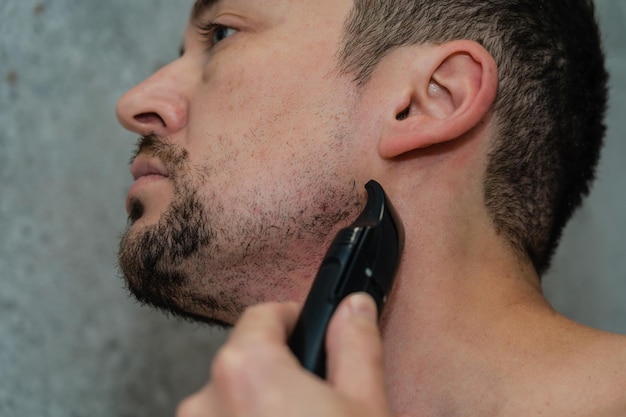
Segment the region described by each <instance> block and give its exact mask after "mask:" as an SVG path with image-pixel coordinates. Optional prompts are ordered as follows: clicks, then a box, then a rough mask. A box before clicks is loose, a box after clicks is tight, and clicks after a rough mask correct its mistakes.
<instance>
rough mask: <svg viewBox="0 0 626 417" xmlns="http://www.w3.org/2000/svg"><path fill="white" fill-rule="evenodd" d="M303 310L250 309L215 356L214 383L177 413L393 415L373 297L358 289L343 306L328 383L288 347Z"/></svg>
mask: <svg viewBox="0 0 626 417" xmlns="http://www.w3.org/2000/svg"><path fill="white" fill-rule="evenodd" d="M298 313H299V307H298V306H297V304H295V303H281V304H279V303H270V304H263V305H259V306H255V307H252V308H250V309H248V310H247V311H246V313H244V315H243V316H242V318H241V319H240V321H239V322H238V323H237V325H236V326H235V328H234V329H233V331H232V334H231V335H230V337H229V339H228V341H227V343H226V344H225V345H224V347H223V348H222V349H221V350H220V351H219V352H218V353H217V355H216V357H215V360H214V361H213V366H212V370H211V379H210V381H209V383H208V384H207V385H206V386H205V387H204V388H203V389H202V390H200V391H199V392H197V393H196V394H194V395H193V396H191V397H189V398H187V399H186V400H185V401H183V403H181V405H180V406H179V409H178V412H177V416H178V417H203V416H211V417H227V416H228V417H244V416H257V417H262V416H267V417H282V416H289V417H298V416H324V417H333V416H355V417H368V416H372V417H374V416H376V417H387V416H390V415H391V412H390V410H389V404H388V401H387V396H386V391H385V375H384V370H383V356H382V342H381V339H380V334H379V331H378V326H377V324H376V305H375V304H374V301H373V300H372V299H371V298H370V297H369V296H367V295H365V294H356V295H353V296H351V297H348V298H346V300H344V301H343V302H342V304H341V305H340V306H339V307H338V309H337V311H336V313H335V315H334V316H333V318H332V320H331V323H330V325H329V328H328V334H327V340H326V342H327V361H328V364H327V365H328V371H327V378H328V381H323V380H321V379H320V378H318V377H316V376H315V375H313V374H311V373H309V372H308V371H305V370H304V369H303V368H302V367H301V366H300V364H299V363H298V361H297V359H296V358H295V357H294V356H293V354H292V353H291V351H290V350H289V347H288V346H287V337H288V335H289V334H290V332H291V330H292V329H293V327H294V325H295V323H296V320H297V318H298Z"/></svg>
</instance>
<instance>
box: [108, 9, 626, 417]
mask: <svg viewBox="0 0 626 417" xmlns="http://www.w3.org/2000/svg"><path fill="white" fill-rule="evenodd" d="M599 43H600V42H599V36H598V32H597V27H596V24H595V22H594V17H593V7H592V4H591V3H590V2H589V1H586V0H544V1H537V0H533V1H530V0H506V1H505V0H490V1H486V0H471V1H470V0H438V1H425V0H424V1H420V0H412V1H409V0H397V1H388V0H354V1H353V0H316V1H304V0H263V1H252V0H221V1H220V0H199V1H197V2H196V4H195V5H194V7H193V11H192V17H191V19H190V23H189V25H188V27H187V29H186V32H185V41H184V48H183V51H182V53H181V57H180V59H178V60H176V61H175V62H173V63H171V64H170V65H168V66H166V67H164V68H163V69H161V70H160V71H158V72H157V73H156V74H155V75H153V76H152V77H150V78H149V79H148V80H146V81H145V82H144V83H142V84H140V85H139V86H137V87H136V88H134V89H133V90H131V91H130V92H128V93H127V94H126V95H125V96H124V97H123V98H122V99H121V100H120V103H119V105H118V115H119V119H120V121H121V123H122V124H123V125H124V126H125V127H127V128H128V129H130V130H132V131H134V132H136V133H138V134H140V135H142V136H143V139H142V140H141V141H140V143H139V146H138V151H137V155H136V157H135V158H134V160H133V163H132V166H131V171H132V173H133V175H134V177H135V178H136V182H135V183H134V184H133V186H132V187H131V190H130V191H129V194H128V199H127V208H128V211H129V214H130V219H131V224H130V226H129V229H128V231H127V233H126V235H125V236H124V238H123V240H122V243H121V246H120V266H121V268H122V270H123V272H124V274H125V276H126V278H127V282H128V285H129V288H130V289H131V291H133V293H134V294H135V295H136V296H137V297H138V298H139V299H140V300H141V301H144V302H147V303H150V304H152V305H155V306H157V307H160V308H163V309H166V310H167V311H169V312H172V313H175V314H179V315H183V316H185V317H191V318H196V319H200V320H205V321H209V322H217V323H221V324H226V325H231V324H234V323H235V322H237V324H236V326H235V327H234V329H233V332H232V334H231V336H230V338H229V341H228V342H227V343H226V345H225V347H224V348H223V349H222V350H221V352H220V353H219V354H218V356H217V358H216V359H215V361H214V363H213V367H212V373H211V380H210V381H209V383H208V384H207V386H206V387H205V388H204V389H203V390H202V391H200V392H199V393H198V394H197V395H195V396H193V397H191V398H190V399H189V400H187V401H185V402H184V403H183V405H182V406H181V407H180V410H179V414H180V415H182V416H192V415H193V416H201V415H211V416H221V415H229V416H240V415H257V416H258V415H268V416H269V415H271V416H282V415H290V416H294V415H324V416H330V415H342V416H344V415H356V416H367V415H371V416H383V415H397V414H407V415H411V416H422V415H423V416H455V415H463V416H509V415H510V416H520V415H538V414H543V415H549V416H570V415H577V416H624V415H626V396H625V395H624V392H626V390H625V389H626V339H625V338H624V337H622V336H618V335H612V334H607V333H602V332H600V331H596V330H593V329H589V328H585V327H583V326H581V325H579V324H577V323H573V322H571V321H569V320H567V319H566V318H564V317H562V316H560V315H559V314H557V313H556V312H555V311H553V310H552V308H551V307H550V306H549V304H548V303H547V302H546V300H545V299H544V297H543V296H542V293H541V286H540V276H541V274H542V273H543V272H544V271H545V270H546V269H547V267H548V266H549V262H550V257H551V254H552V252H553V251H554V248H555V247H556V244H557V241H558V238H559V236H560V234H561V230H562V228H563V226H564V225H565V223H566V222H567V220H568V219H569V217H570V216H571V214H572V212H573V210H574V209H575V208H576V207H577V206H578V205H579V204H580V202H581V199H582V197H583V196H584V195H585V194H586V193H587V192H588V186H589V183H590V181H591V179H592V177H593V173H594V168H595V164H596V162H597V158H598V155H599V149H600V146H601V141H602V136H603V134H604V125H603V121H602V118H603V113H604V109H605V101H606V87H605V85H606V73H605V70H604V67H603V56H602V52H601V48H600V45H599ZM369 179H376V180H377V181H378V182H379V183H381V184H382V185H383V187H384V188H385V191H386V193H387V194H388V196H389V199H390V200H391V201H392V202H393V204H394V206H395V208H396V210H397V212H398V214H399V216H400V218H401V219H402V222H403V224H404V228H405V234H406V241H405V249H404V253H403V255H402V259H401V265H400V268H399V272H398V277H397V279H396V283H395V286H394V288H393V291H392V294H391V296H390V298H389V301H388V303H387V306H386V308H385V310H384V311H383V316H382V320H381V323H380V328H378V327H377V325H376V320H375V316H376V314H375V307H374V305H373V303H372V300H371V299H368V298H367V297H366V296H364V295H362V294H359V295H356V296H354V297H352V298H348V299H347V300H346V302H345V303H344V304H342V306H341V307H340V308H339V309H338V311H337V313H336V314H335V317H334V318H333V322H332V323H331V326H330V328H329V332H328V337H327V351H328V382H324V381H321V380H319V379H318V378H316V377H314V376H312V375H311V374H309V373H308V372H306V371H304V370H303V369H302V368H300V367H299V365H298V363H297V361H296V360H295V358H294V357H293V356H292V355H291V354H290V352H289V349H288V348H287V346H286V343H285V340H286V339H287V337H288V334H289V332H290V330H291V329H292V328H293V323H294V321H295V320H296V318H297V315H298V309H299V307H298V305H299V304H298V303H301V302H302V301H303V300H304V298H305V296H306V294H307V291H308V289H309V287H310V285H311V281H312V278H313V277H314V275H315V272H316V268H317V266H318V265H319V262H320V260H321V259H322V256H323V253H324V252H325V249H326V248H327V246H328V244H329V242H330V240H331V239H332V237H333V236H334V234H335V233H336V232H337V230H339V229H340V228H342V227H345V226H346V225H347V224H349V223H350V222H351V221H352V220H354V218H355V217H356V216H357V215H358V213H359V211H360V209H361V208H362V207H363V204H364V202H365V198H366V195H365V190H364V189H363V185H364V184H365V183H366V182H367V181H368V180H369ZM270 301H273V302H275V301H279V302H283V303H266V302H270ZM259 303H266V304H262V305H260V306H257V307H253V308H251V309H249V310H248V311H247V312H246V313H245V314H243V316H242V313H243V312H244V310H246V308H247V307H249V306H253V305H256V304H259Z"/></svg>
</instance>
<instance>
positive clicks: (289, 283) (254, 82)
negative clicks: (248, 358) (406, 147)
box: [117, 0, 369, 323]
mask: <svg viewBox="0 0 626 417" xmlns="http://www.w3.org/2000/svg"><path fill="white" fill-rule="evenodd" d="M351 3H352V2H351V1H349V0H315V1H305V0H300V1H295V0H294V1H291V0H224V1H218V2H215V4H214V5H213V6H212V7H208V8H204V10H203V11H202V12H201V13H200V14H199V15H198V16H196V19H192V21H191V23H190V24H189V25H188V27H187V29H186V32H185V42H184V53H183V55H182V56H181V58H180V59H178V60H176V61H175V62H173V63H171V64H170V65H168V66H166V67H164V68H163V69H161V70H160V71H159V72H157V73H156V74H154V75H153V76H152V77H151V78H149V79H148V80H146V81H145V82H143V83H142V84H140V85H138V86H137V87H135V88H134V89H132V90H131V91H129V92H128V93H127V94H126V95H125V96H124V97H123V98H122V99H121V100H120V102H119V104H118V109H117V110H118V117H119V119H120V121H121V123H122V124H123V125H124V126H125V127H127V128H129V129H130V130H133V131H134V132H136V133H139V134H141V135H142V136H146V138H145V139H144V140H143V142H142V143H141V144H140V146H139V147H138V154H137V157H136V158H135V160H134V163H133V165H132V168H131V169H132V171H133V175H134V176H135V177H140V178H139V179H138V180H137V181H136V182H135V184H133V186H132V187H131V190H130V191H129V194H128V198H127V207H128V210H129V214H130V219H131V224H130V226H129V229H128V231H127V232H126V234H125V236H124V238H123V239H122V243H121V245H120V266H121V268H122V271H123V272H124V274H125V276H126V279H127V281H128V284H129V287H130V289H131V290H132V291H133V292H134V293H135V294H136V295H137V297H138V298H139V299H140V300H142V301H145V302H148V303H150V304H154V305H156V306H158V307H161V308H165V309H168V310H170V311H171V312H174V313H175V314H183V315H190V316H197V317H200V316H202V317H204V318H207V319H210V320H217V321H220V322H225V323H232V322H233V321H234V320H235V319H236V318H237V316H238V315H239V314H240V313H241V311H242V310H243V309H244V308H245V307H246V306H248V305H251V304H254V303H257V302H261V301H267V300H286V299H295V300H301V299H303V297H304V296H305V294H306V292H307V290H308V288H309V286H310V283H311V279H312V278H313V276H314V274H315V270H316V268H317V266H318V265H319V262H320V261H321V258H322V256H323V253H324V251H325V249H326V247H327V245H328V243H329V242H330V239H331V238H332V236H333V235H334V233H335V232H336V231H337V230H338V229H339V228H340V227H343V226H345V225H346V224H348V223H350V222H351V221H352V220H353V219H354V218H355V217H356V215H357V214H358V212H359V211H360V207H361V206H362V204H363V203H364V198H365V196H364V191H362V190H363V187H362V186H363V184H364V183H365V182H366V181H367V180H368V179H369V178H368V177H367V173H366V172H362V171H359V170H358V169H357V166H356V165H355V163H354V161H355V160H358V159H359V158H360V156H361V155H359V152H362V151H361V150H360V149H362V146H359V141H360V138H359V133H358V131H357V130H355V126H358V125H359V123H358V121H357V120H356V118H357V116H356V113H357V112H356V111H355V109H356V108H357V105H358V102H359V97H358V95H357V93H356V89H355V87H354V85H353V84H352V82H351V81H350V78H349V77H348V76H342V75H339V73H338V68H337V59H336V53H337V51H338V48H339V47H340V40H341V34H342V29H343V24H344V21H345V19H346V17H347V15H348V12H349V9H350V7H351ZM210 23H211V24H213V25H214V26H212V27H211V26H210V25H209V24H210ZM202 32H204V33H202ZM149 174H157V175H149Z"/></svg>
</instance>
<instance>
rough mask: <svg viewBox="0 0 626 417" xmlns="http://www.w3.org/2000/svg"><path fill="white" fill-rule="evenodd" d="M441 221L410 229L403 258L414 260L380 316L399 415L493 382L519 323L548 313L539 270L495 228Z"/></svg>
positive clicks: (402, 270)
mask: <svg viewBox="0 0 626 417" xmlns="http://www.w3.org/2000/svg"><path fill="white" fill-rule="evenodd" d="M438 216H439V219H440V220H439V221H440V223H439V225H441V226H442V227H438V228H437V227H433V225H434V223H433V222H432V221H431V222H429V223H428V227H424V228H423V229H422V230H419V231H418V232H416V231H415V229H416V228H413V230H412V229H411V220H410V219H409V221H408V222H407V223H409V227H408V231H409V232H408V233H407V237H406V243H405V254H412V256H410V257H409V256H404V257H403V261H402V264H401V266H400V270H399V273H398V277H397V280H396V283H395V285H394V289H393V292H392V294H391V297H390V299H389V302H388V304H387V306H386V309H385V312H384V315H383V321H382V332H383V338H384V341H385V352H386V367H387V372H388V375H389V380H388V382H389V389H390V392H391V393H392V402H393V403H394V408H396V410H399V411H403V410H411V409H412V410H415V409H416V408H415V407H414V405H415V404H416V403H417V404H425V403H430V404H431V405H432V407H433V409H434V408H438V407H440V405H441V404H444V403H445V404H454V401H452V398H448V397H449V396H454V395H455V393H460V392H466V387H460V386H459V387H456V386H454V385H455V384H457V383H458V384H473V383H475V384H486V383H494V382H493V381H496V380H497V378H496V377H495V376H494V377H493V378H491V377H490V375H489V374H490V373H491V372H492V370H493V367H492V365H493V364H492V363H491V362H490V359H492V358H493V357H494V356H493V355H496V354H497V353H498V352H499V351H500V349H504V348H505V346H504V345H505V344H506V343H508V342H510V341H511V340H512V339H511V340H509V341H507V340H506V337H507V336H506V335H507V332H509V333H510V329H514V328H515V326H516V323H522V322H524V323H528V322H532V320H530V321H529V320H527V319H526V318H524V319H521V318H520V315H522V314H523V315H527V314H529V312H534V313H537V314H551V309H550V307H549V305H548V304H547V302H546V301H545V300H544V298H543V295H542V294H541V287H540V284H539V278H538V276H537V274H536V273H535V270H534V268H532V266H531V265H529V263H527V262H524V261H523V260H520V259H519V257H518V256H517V255H516V253H515V252H514V251H513V249H512V248H511V247H510V246H509V245H508V244H507V243H505V242H504V241H503V240H502V239H501V238H500V237H499V236H497V235H496V234H495V232H491V231H490V230H491V228H483V230H473V229H472V227H470V226H469V224H470V222H469V221H468V222H467V223H466V225H463V224H459V222H458V217H457V218H456V220H457V221H454V222H453V221H450V218H448V217H447V216H441V215H440V214H438ZM443 217H446V218H443ZM470 217H471V216H470ZM468 220H469V219H468ZM471 220H472V221H473V223H472V224H481V222H475V220H476V218H475V217H474V218H473V219H471ZM482 224H486V223H482ZM448 225H454V226H453V227H452V226H448ZM405 227H406V224H405ZM452 229H454V230H452ZM434 230H437V233H433V232H429V231H434ZM418 236H419V238H418ZM534 313H533V314H534ZM488 350H491V353H488ZM485 355H486V356H485ZM470 368H475V369H470ZM495 373H496V372H495V371H494V374H495ZM458 374H462V375H472V376H474V377H475V378H477V379H476V380H474V381H472V380H471V379H472V378H473V377H470V380H468V379H467V378H465V379H464V380H460V379H459V378H458ZM491 376H493V375H491ZM434 386H436V387H437V390H436V391H433V392H430V391H429V390H430V387H434ZM462 388H465V390H463V389H462ZM446 390H448V391H449V392H448V393H446ZM487 391H490V390H487ZM457 400H458V398H457ZM425 411H432V409H431V410H425Z"/></svg>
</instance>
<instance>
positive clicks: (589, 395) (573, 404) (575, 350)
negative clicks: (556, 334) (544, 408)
mask: <svg viewBox="0 0 626 417" xmlns="http://www.w3.org/2000/svg"><path fill="white" fill-rule="evenodd" d="M563 331H564V333H563V337H562V338H561V339H559V338H557V339H556V340H560V342H561V343H562V345H561V346H560V349H559V347H557V349H555V350H554V351H553V352H552V354H553V355H552V356H553V357H552V362H551V365H552V366H549V367H548V368H547V369H549V370H551V371H552V372H553V376H554V378H552V379H551V380H552V382H553V383H554V385H553V387H560V388H554V391H552V392H551V394H552V395H554V396H555V398H560V399H561V400H562V401H563V403H562V404H563V406H564V409H563V412H564V413H563V414H562V415H568V414H566V412H567V411H568V409H569V411H571V412H574V411H576V412H575V413H572V414H569V415H580V416H594V417H604V416H606V417H625V416H626V336H624V335H620V334H614V333H608V332H604V331H601V330H597V329H592V328H589V327H586V326H582V325H580V324H577V323H573V322H570V323H569V324H568V325H566V326H564V328H563ZM550 391H551V390H549V391H548V392H550ZM553 415H561V414H560V413H558V414H553Z"/></svg>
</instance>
